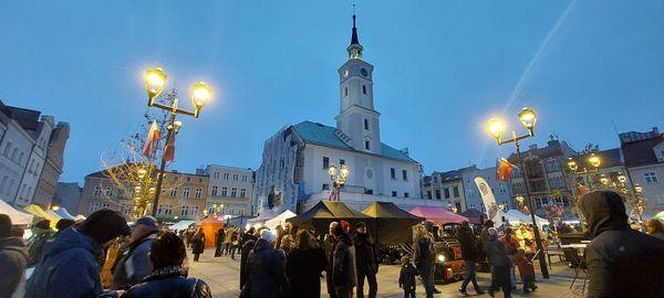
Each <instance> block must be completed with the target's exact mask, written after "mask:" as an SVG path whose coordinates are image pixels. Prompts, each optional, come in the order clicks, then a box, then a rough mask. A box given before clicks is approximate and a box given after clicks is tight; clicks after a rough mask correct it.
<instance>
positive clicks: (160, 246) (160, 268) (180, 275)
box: [122, 232, 212, 298]
mask: <svg viewBox="0 0 664 298" xmlns="http://www.w3.org/2000/svg"><path fill="white" fill-rule="evenodd" d="M186 258H187V249H186V248H185V246H184V242H183V241H182V239H181V238H180V237H178V236H177V235H176V234H175V233H173V232H163V233H161V234H159V235H158V236H157V237H156V238H155V239H154V240H153V241H152V242H151V243H150V261H151V262H152V264H153V267H154V269H153V271H152V272H151V273H150V274H149V275H148V276H146V277H145V278H144V279H143V282H142V283H139V284H137V285H134V286H132V287H131V288H130V289H129V290H127V292H125V293H124V294H123V295H122V297H123V298H135V297H136V298H159V297H201V298H209V297H212V294H211V292H210V288H209V287H208V285H207V284H206V283H205V281H203V280H201V279H198V278H187V269H185V268H183V267H182V263H183V262H184V260H185V259H186Z"/></svg>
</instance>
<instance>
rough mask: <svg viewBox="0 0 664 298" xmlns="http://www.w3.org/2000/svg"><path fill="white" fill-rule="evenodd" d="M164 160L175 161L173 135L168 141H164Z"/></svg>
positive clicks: (173, 134)
mask: <svg viewBox="0 0 664 298" xmlns="http://www.w3.org/2000/svg"><path fill="white" fill-rule="evenodd" d="M164 160H165V161H174V160H175V133H171V135H170V139H168V140H167V141H166V147H164Z"/></svg>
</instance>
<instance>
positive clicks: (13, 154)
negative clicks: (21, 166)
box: [11, 148, 18, 161]
mask: <svg viewBox="0 0 664 298" xmlns="http://www.w3.org/2000/svg"><path fill="white" fill-rule="evenodd" d="M17 154H18V148H14V151H12V157H11V160H13V161H16V155H17Z"/></svg>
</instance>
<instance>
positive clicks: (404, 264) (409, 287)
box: [399, 256, 417, 298]
mask: <svg viewBox="0 0 664 298" xmlns="http://www.w3.org/2000/svg"><path fill="white" fill-rule="evenodd" d="M415 275H417V269H415V267H414V266H413V264H412V263H411V262H410V258H409V257H408V256H403V257H402V258H401V271H399V288H401V289H403V297H404V298H409V297H410V298H415V288H416V284H415Z"/></svg>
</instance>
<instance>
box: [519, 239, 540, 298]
mask: <svg viewBox="0 0 664 298" xmlns="http://www.w3.org/2000/svg"><path fill="white" fill-rule="evenodd" d="M514 262H515V263H516V265H517V267H519V273H521V280H522V281H523V293H524V294H526V293H528V292H529V290H531V291H535V289H537V286H536V285H535V268H534V267H533V262H531V261H530V259H528V257H526V251H525V250H524V249H523V248H519V249H517V251H516V254H515V255H514Z"/></svg>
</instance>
